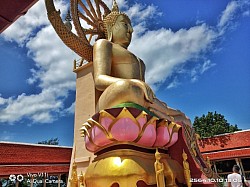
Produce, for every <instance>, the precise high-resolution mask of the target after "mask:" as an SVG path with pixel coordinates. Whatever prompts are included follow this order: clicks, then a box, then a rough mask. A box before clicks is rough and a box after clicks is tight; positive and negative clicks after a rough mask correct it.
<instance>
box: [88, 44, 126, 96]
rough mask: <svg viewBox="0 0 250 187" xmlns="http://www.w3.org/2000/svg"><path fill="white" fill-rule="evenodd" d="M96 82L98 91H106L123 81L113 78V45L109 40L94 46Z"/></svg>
mask: <svg viewBox="0 0 250 187" xmlns="http://www.w3.org/2000/svg"><path fill="white" fill-rule="evenodd" d="M93 65H94V80H95V86H96V89H98V90H100V91H104V90H105V89H106V88H107V87H108V86H110V85H111V84H112V83H114V82H117V81H119V80H122V79H120V78H116V77H112V76H110V75H111V66H112V44H111V43H110V42H109V41H107V40H98V41H97V42H96V43H95V44H94V54H93Z"/></svg>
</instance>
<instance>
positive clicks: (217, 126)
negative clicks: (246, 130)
mask: <svg viewBox="0 0 250 187" xmlns="http://www.w3.org/2000/svg"><path fill="white" fill-rule="evenodd" d="M193 127H194V129H195V132H196V133H197V134H199V135H200V136H201V138H205V137H213V136H214V135H218V134H224V133H230V132H234V131H238V130H241V129H239V128H238V126H237V125H231V124H229V123H228V122H227V120H226V119H225V117H224V116H223V115H221V114H219V113H217V112H216V111H215V112H214V113H213V112H208V114H207V115H204V114H203V115H202V116H201V117H197V116H196V117H195V119H194V123H193Z"/></svg>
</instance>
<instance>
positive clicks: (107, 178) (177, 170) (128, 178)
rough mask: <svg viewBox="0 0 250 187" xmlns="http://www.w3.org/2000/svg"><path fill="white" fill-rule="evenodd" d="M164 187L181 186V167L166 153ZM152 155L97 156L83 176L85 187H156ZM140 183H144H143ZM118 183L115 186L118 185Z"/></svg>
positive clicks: (124, 151) (121, 152) (163, 157)
mask: <svg viewBox="0 0 250 187" xmlns="http://www.w3.org/2000/svg"><path fill="white" fill-rule="evenodd" d="M161 162H162V163H163V164H164V168H165V170H164V176H165V178H166V185H165V186H166V187H168V186H169V187H170V186H173V187H174V186H177V184H176V183H175V181H176V180H177V181H178V182H179V183H184V176H183V168H182V166H180V164H179V163H178V162H176V161H174V160H172V159H171V158H170V157H169V156H168V155H167V154H161ZM154 163H155V156H154V153H153V154H151V153H146V152H140V151H136V150H131V149H130V150H128V149H119V150H113V151H109V152H107V153H104V154H102V155H99V156H97V157H96V159H95V160H94V162H93V163H92V164H90V165H89V167H88V169H87V171H86V173H85V184H86V186H87V187H111V186H112V185H113V186H118V185H119V187H139V186H142V185H140V184H145V185H143V186H156V177H155V176H156V174H155V168H154ZM142 181H143V182H142ZM117 184H118V185H117Z"/></svg>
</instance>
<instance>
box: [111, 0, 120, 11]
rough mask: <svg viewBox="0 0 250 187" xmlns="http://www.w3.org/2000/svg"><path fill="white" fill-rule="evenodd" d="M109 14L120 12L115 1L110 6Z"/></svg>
mask: <svg viewBox="0 0 250 187" xmlns="http://www.w3.org/2000/svg"><path fill="white" fill-rule="evenodd" d="M111 12H120V10H119V7H118V4H117V2H116V0H113V5H112V10H111Z"/></svg>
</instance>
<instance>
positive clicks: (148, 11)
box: [126, 3, 161, 22]
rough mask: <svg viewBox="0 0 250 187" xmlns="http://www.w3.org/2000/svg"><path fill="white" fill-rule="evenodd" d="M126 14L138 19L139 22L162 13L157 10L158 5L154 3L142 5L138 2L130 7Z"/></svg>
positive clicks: (132, 18)
mask: <svg viewBox="0 0 250 187" xmlns="http://www.w3.org/2000/svg"><path fill="white" fill-rule="evenodd" d="M126 14H127V15H129V18H130V19H131V20H136V21H137V22H141V21H144V20H146V19H149V18H152V17H153V16H156V15H157V14H158V15H161V13H158V12H157V7H156V6H154V5H149V6H146V5H142V4H138V3H136V4H135V5H133V6H132V7H130V8H129V9H128V10H127V11H126Z"/></svg>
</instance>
